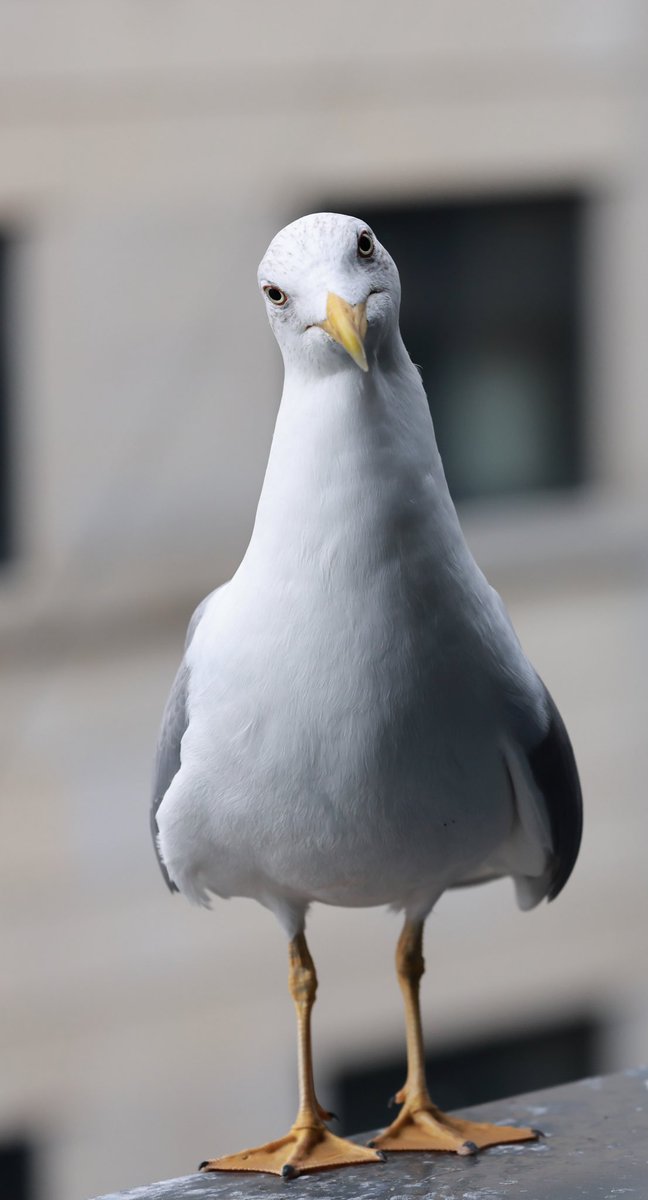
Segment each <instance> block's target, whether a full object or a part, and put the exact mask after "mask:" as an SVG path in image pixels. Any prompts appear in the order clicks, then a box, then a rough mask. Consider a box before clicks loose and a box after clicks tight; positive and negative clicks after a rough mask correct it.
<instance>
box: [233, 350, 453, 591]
mask: <svg viewBox="0 0 648 1200" xmlns="http://www.w3.org/2000/svg"><path fill="white" fill-rule="evenodd" d="M390 341H391V345H390V347H389V348H388V349H389V353H387V354H383V355H381V359H379V360H377V361H374V363H373V364H372V366H371V368H370V370H369V372H368V373H367V374H365V373H363V372H362V371H360V370H359V368H358V367H357V366H356V365H355V364H354V363H353V362H351V360H349V363H348V366H347V365H346V363H343V365H342V366H341V368H340V370H339V371H338V372H337V373H336V374H334V375H325V376H319V377H315V378H312V377H309V378H308V379H306V378H305V377H304V376H303V374H301V373H300V372H299V370H298V369H297V368H296V367H295V366H294V365H290V364H289V365H288V367H287V370H286V378H285V383H284V390H283V396H282V401H281V407H280V410H279V414H278V417H277V423H276V427H275V433H274V438H273V441H272V447H271V451H270V458H269V461H268V467H267V471H266V475H265V480H264V484H263V489H262V493H261V497H260V500H259V506H258V510H257V516H256V521H255V525H254V531H253V534H252V539H251V541H250V545H249V548H248V551H247V554H246V560H247V562H248V565H251V561H250V560H253V561H254V563H255V565H256V566H259V565H261V564H262V563H263V562H265V563H266V564H267V565H271V567H272V569H273V570H275V571H276V570H279V569H280V567H281V568H283V569H285V570H288V571H291V570H292V569H293V568H295V569H297V567H300V569H303V564H304V562H306V561H314V562H315V563H317V561H318V559H319V558H321V557H322V556H323V557H324V559H325V560H326V561H327V562H328V561H329V560H330V557H331V547H332V544H333V545H334V546H335V553H336V556H337V557H338V558H340V557H341V558H343V559H344V558H348V559H349V560H351V562H353V560H354V559H357V557H358V555H359V554H360V555H362V557H363V558H364V559H365V560H366V559H367V558H371V557H372V556H373V555H377V556H378V557H380V556H381V555H383V556H384V554H386V553H387V554H389V553H393V552H394V546H395V543H396V541H397V540H398V552H399V553H400V552H401V551H400V546H401V543H402V541H403V539H405V540H406V541H407V540H408V539H409V540H410V541H412V540H414V541H415V542H416V544H417V546H419V547H420V544H421V539H422V538H424V539H425V543H426V545H427V546H428V547H429V553H430V555H433V556H434V558H436V559H438V560H439V561H441V560H442V559H443V557H444V553H443V552H444V551H447V550H448V549H449V548H452V558H453V560H454V562H455V564H456V562H457V557H458V556H459V558H463V555H464V554H466V555H467V554H468V551H467V548H466V547H465V543H464V541H463V536H462V534H461V530H460V528H459V523H458V520H457V516H456V513H455V510H454V506H453V504H452V501H451V499H450V495H449V493H448V489H447V485H446V481H445V476H444V473H443V467H442V464H441V460H440V457H439V452H438V449H437V445H436V440H435V437H434V429H433V427H432V420H431V417H430V412H429V408H428V403H427V398H426V396H425V392H424V389H423V385H422V383H421V379H420V377H419V374H418V371H417V370H416V367H415V366H414V365H413V363H412V362H411V360H410V358H409V356H408V354H407V351H406V350H405V347H404V345H403V343H402V340H401V338H400V334H398V335H396V337H395V338H392V339H390ZM446 557H447V555H446Z"/></svg>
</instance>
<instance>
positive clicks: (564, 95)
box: [0, 0, 648, 1200]
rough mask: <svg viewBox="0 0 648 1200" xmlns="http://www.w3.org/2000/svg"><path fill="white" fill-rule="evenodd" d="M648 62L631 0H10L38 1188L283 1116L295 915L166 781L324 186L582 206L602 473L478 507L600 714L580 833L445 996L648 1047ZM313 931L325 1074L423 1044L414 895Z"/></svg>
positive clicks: (26, 1101)
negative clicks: (217, 889) (201, 901)
mask: <svg viewBox="0 0 648 1200" xmlns="http://www.w3.org/2000/svg"><path fill="white" fill-rule="evenodd" d="M647 57H648V26H647V24H646V11H645V5H644V4H643V3H641V2H640V0H616V3H615V4H613V5H611V4H609V3H605V0H590V2H589V3H583V2H582V0H546V2H545V3H544V4H538V5H527V6H524V7H521V6H520V5H519V4H518V3H517V0H491V3H489V4H488V5H487V6H486V5H483V4H481V3H480V2H479V0H460V2H459V3H456V2H455V3H449V2H448V3H434V4H430V5H426V4H422V3H421V4H415V3H412V2H406V3H405V4H404V5H401V8H400V10H399V15H398V18H397V19H396V18H395V16H394V12H393V10H392V7H391V6H388V5H385V4H382V3H379V4H376V3H373V4H368V3H367V4H365V3H360V4H357V5H353V6H349V5H348V4H347V5H342V4H340V3H337V2H336V0H333V2H332V3H331V4H329V5H328V6H327V7H326V10H325V11H324V10H315V9H313V10H310V11H309V10H305V9H304V6H301V5H297V4H295V3H292V0H291V2H289V3H286V4H284V5H282V6H280V8H276V7H275V8H269V7H268V6H267V5H264V4H261V3H259V2H258V0H254V2H252V0H249V2H245V3H242V4H240V5H238V6H236V7H235V8H234V7H233V8H232V10H231V11H229V12H228V13H227V15H225V13H224V10H223V9H221V8H220V7H219V6H216V5H212V4H210V3H208V2H207V0H201V2H198V0H189V3H185V4H183V5H182V6H181V5H174V4H165V5H154V6H148V5H133V4H130V3H126V2H125V0H118V2H117V3H115V2H114V0H113V2H110V3H109V2H108V0H103V2H98V0H85V3H83V4H81V3H72V2H71V0H60V2H59V3H57V4H55V5H53V4H46V3H43V2H38V3H37V2H36V0H34V2H33V3H32V4H31V5H29V6H24V5H22V4H20V3H18V2H17V0H4V3H3V4H2V6H1V7H0V164H1V166H0V241H1V243H2V253H1V255H0V263H2V270H3V284H2V291H3V296H4V307H3V325H4V337H5V349H6V356H5V357H6V370H5V372H4V374H5V381H4V387H3V393H4V397H3V398H4V404H5V409H6V418H7V419H6V443H7V453H6V455H5V463H4V469H3V477H4V478H3V486H4V509H3V511H4V513H5V518H4V520H5V533H4V539H0V540H2V541H3V544H4V545H5V546H6V554H5V558H6V561H5V563H4V565H3V568H2V574H1V576H0V655H1V656H2V662H3V670H2V675H1V677H0V695H1V697H2V711H3V722H2V743H3V749H2V755H1V758H0V778H1V788H0V792H1V797H2V799H1V801H0V803H1V806H2V808H1V811H2V830H3V834H2V839H1V840H0V894H1V896H2V904H1V907H0V928H1V941H2V945H3V956H2V962H3V966H2V971H1V972H0V1010H1V1011H2V1017H3V1019H2V1023H1V1026H0V1039H1V1041H2V1049H1V1060H2V1064H3V1069H2V1072H1V1073H0V1149H1V1145H2V1144H6V1145H10V1144H11V1143H12V1141H13V1142H17V1143H19V1144H29V1145H32V1146H33V1147H34V1150H35V1154H36V1158H35V1161H36V1172H37V1180H36V1183H37V1192H36V1196H37V1200H81V1198H82V1197H87V1196H88V1195H90V1194H97V1193H100V1192H102V1191H109V1190H117V1189H118V1188H121V1187H126V1186H129V1185H135V1184H136V1183H139V1182H145V1181H147V1180H149V1179H152V1178H157V1177H161V1176H165V1175H171V1174H180V1173H186V1172H188V1171H189V1170H191V1169H192V1168H193V1167H194V1166H195V1164H196V1163H197V1162H198V1161H199V1160H200V1159H202V1158H204V1157H207V1156H208V1155H213V1154H216V1153H218V1152H221V1151H226V1150H227V1149H232V1150H233V1149H236V1148H237V1146H238V1145H239V1143H240V1142H241V1141H242V1140H244V1141H247V1142H249V1143H250V1144H253V1143H254V1142H255V1141H257V1140H260V1139H265V1138H267V1137H270V1136H273V1135H274V1134H275V1133H279V1132H281V1130H282V1128H283V1125H284V1124H285V1123H286V1122H287V1121H289V1120H291V1119H292V1109H293V1105H294V1095H295V1081H294V1078H293V1064H294V1057H295V1056H294V1038H293V1018H292V1011H291V1004H290V1001H289V998H288V995H287V991H286V987H285V974H286V964H285V945H284V940H283V935H282V934H281V932H280V931H279V930H278V929H277V928H275V927H274V925H273V922H272V919H271V918H270V917H269V915H268V914H267V913H265V912H264V911H263V910H261V909H257V908H256V907H255V906H253V905H251V904H249V903H245V902H243V901H234V902H231V903H229V904H224V903H221V902H216V903H215V905H214V911H213V913H211V914H206V913H204V912H196V911H192V910H191V909H190V908H189V906H188V905H187V904H186V903H185V902H184V901H183V900H182V899H179V898H177V897H176V898H173V899H172V898H171V897H170V896H169V895H168V894H167V893H166V892H165V890H164V887H163V884H162V881H161V878H160V876H159V873H158V870H157V866H156V864H155V861H154V857H153V853H152V849H151V846H150V842H149V838H148V829H147V821H148V791H149V780H150V768H151V758H152V751H153V746H154V742H155V738H156V734H157V725H158V721H159V717H160V712H161V708H162V705H163V703H164V699H165V696H166V692H167V689H168V686H169V684H170V682H171V679H172V676H173V673H174V670H175V666H176V664H177V660H178V657H179V653H180V648H181V643H182V638H183V634H184V627H185V625H186V621H187V619H188V617H189V614H190V612H191V610H192V607H193V605H194V604H195V603H196V602H197V600H198V599H199V598H200V597H201V596H202V595H203V594H204V593H205V592H206V591H208V590H210V589H211V588H212V587H214V586H215V584H217V583H219V582H221V581H223V580H224V579H226V578H228V576H229V575H230V574H231V572H232V570H233V569H234V568H235V567H236V565H237V563H238V561H239V558H240V556H241V554H242V552H243V550H244V548H245V544H246V539H247V537H248V535H249V532H250V529H251V524H252V521H253V517H254V510H255V504H256V499H257V497H258V492H259V488H260V485H261V481H262V477H263V469H264V465H265V460H266V456H267V451H268V447H269V442H270V437H271V432H272V426H273V421H274V416H275V413H276V407H277V403H278V399H279V394H280V386H281V371H280V363H279V356H278V353H277V350H276V347H275V345H274V343H273V341H272V338H271V335H270V332H269V330H268V329H267V327H266V323H265V316H264V313H263V308H262V305H261V304H260V303H259V299H258V296H257V293H256V285H255V271H256V265H257V262H258V261H259V259H260V257H261V255H262V253H263V251H264V249H265V247H266V245H267V243H268V241H269V240H270V238H271V237H272V235H273V234H274V232H275V231H276V230H277V229H278V228H280V227H281V226H282V225H283V224H285V223H286V221H288V220H290V219H292V218H294V217H295V216H298V215H300V213H303V212H308V211H313V210H314V209H318V208H320V207H321V206H322V204H323V203H324V202H325V201H329V200H330V199H331V198H332V197H333V198H335V197H340V198H341V199H344V200H345V201H346V203H347V204H348V207H349V208H350V209H351V210H352V211H353V210H355V209H356V208H357V211H358V215H362V211H361V207H360V206H361V205H362V203H363V202H365V203H367V204H368V205H370V206H371V207H372V208H380V207H381V206H382V207H383V209H388V208H389V207H390V206H406V205H407V204H427V203H430V204H431V203H435V202H438V203H441V202H444V203H450V202H451V201H452V199H453V198H456V199H458V200H459V201H461V202H464V201H465V200H466V199H467V198H471V197H473V198H474V197H488V196H495V195H499V196H502V195H505V196H509V197H515V196H516V195H524V196H538V197H542V196H544V195H547V194H548V193H556V194H557V193H568V194H573V195H577V196H579V197H581V198H582V199H583V214H584V215H583V225H582V239H583V241H582V245H583V255H582V262H583V264H584V274H583V277H582V280H581V283H582V296H583V297H584V309H583V311H582V314H581V316H582V321H583V328H582V337H583V347H584V355H583V362H584V381H583V396H584V400H583V403H584V423H583V428H584V437H585V439H586V458H587V463H588V470H587V472H586V477H585V478H584V479H583V481H582V482H581V483H580V484H579V485H578V486H576V487H573V488H571V489H570V490H569V491H555V490H552V489H546V490H542V489H540V490H538V491H536V493H534V495H533V496H528V497H526V498H525V499H524V500H514V501H511V500H508V501H506V502H504V501H501V502H497V501H490V502H489V503H488V504H481V505H480V504H478V503H477V502H476V501H474V502H472V503H470V504H467V505H466V506H465V507H464V509H463V511H462V518H463V523H464V528H465V530H466V534H467V536H468V540H469V542H470V544H471V546H472V548H473V550H474V552H475V554H476V557H477V558H478V561H479V562H480V564H481V565H482V567H483V568H484V569H485V570H486V572H487V574H488V575H489V577H490V578H491V581H492V582H493V583H494V584H495V585H496V586H498V587H499V589H500V590H501V592H502V594H503V595H504V598H505V600H506V602H507V604H508V606H509V609H510V611H511V613H512V616H513V619H514V621H515V623H516V626H517V628H518V631H519V633H520V636H521V639H522V641H523V644H524V645H525V648H526V649H527V651H528V652H529V654H530V655H531V657H532V658H533V660H534V662H535V663H536V665H537V666H538V668H539V670H540V671H541V673H542V675H543V677H544V678H545V680H546V682H547V684H548V686H549V687H550V690H551V691H552V692H553V693H554V695H555V696H556V698H557V700H558V702H559V704H560V707H561V709H562V711H563V713H564V716H565V719H566V722H567V724H568V727H569V729H570V731H571V733H572V736H573V740H574V744H575V748H576V752H577V757H578V760H579V764H580V767H581V773H582V779H583V785H584V791H585V796H586V803H587V826H586V837H585V841H584V846H583V851H582V856H581V860H580V862H579V865H578V868H577V871H576V874H575V875H574V878H573V880H572V882H571V883H570V885H569V887H568V889H567V891H566V892H565V894H564V896H561V898H560V900H559V901H558V902H557V904H556V905H552V906H551V907H550V908H547V907H546V906H543V908H542V909H541V910H538V911H536V912H534V913H533V914H527V915H521V914H519V913H518V912H517V910H516V909H515V906H514V901H513V895H512V889H511V887H510V885H509V884H507V883H501V884H496V885H491V886H489V887H487V888H484V889H480V890H479V892H476V891H474V890H471V891H466V892H460V893H455V894H453V895H451V896H447V897H445V898H444V900H443V901H442V903H441V904H440V906H439V909H438V913H437V914H436V915H435V916H433V917H432V919H431V920H430V922H429V928H428V934H427V958H428V976H427V979H426V987H425V993H424V995H425V1012H426V1024H427V1026H428V1029H429V1036H430V1043H431V1047H433V1048H437V1049H438V1048H442V1047H443V1045H444V1044H445V1043H447V1042H448V1041H453V1042H455V1043H457V1042H461V1040H462V1039H471V1038H474V1037H475V1036H482V1035H483V1036H484V1037H488V1036H493V1037H495V1036H498V1035H500V1034H502V1033H503V1032H506V1031H507V1030H510V1029H511V1028H513V1027H514V1026H516V1025H517V1026H520V1027H521V1028H522V1029H533V1028H534V1027H535V1026H537V1025H539V1024H542V1023H543V1022H546V1021H547V1020H550V1019H555V1020H560V1019H562V1018H564V1019H565V1020H570V1019H572V1018H574V1017H579V1016H581V1015H582V1016H585V1017H591V1018H594V1019H596V1020H597V1021H598V1022H600V1028H601V1043H600V1066H601V1068H602V1069H603V1068H606V1067H614V1066H617V1065H631V1064H633V1063H635V1062H637V1061H638V1060H639V1059H640V1058H641V1057H645V1045H646V1039H647V1037H648V1003H647V998H646V993H647V989H648V959H647V957H646V955H645V932H644V924H645V912H646V900H647V898H648V897H647V887H648V885H647V881H646V871H645V845H646V834H647V831H648V830H647V825H648V817H647V815H646V814H647V808H646V803H645V779H646V775H647V773H648V741H647V739H646V734H645V713H646V708H647V701H648V684H647V682H646V680H647V679H648V671H647V670H646V667H647V662H646V658H647V645H646V643H647V634H646V629H647V615H646V614H647V611H648V609H647V604H646V600H647V592H648V563H647V557H646V546H647V541H646V535H647V533H648V405H646V403H645V399H644V391H645V380H646V378H648V338H647V337H646V333H645V320H646V319H645V314H646V313H647V312H648V141H647V138H646V132H647V129H646V126H647V121H646V118H647V116H648V74H647V72H646V66H647V65H648V63H647ZM376 232H377V233H378V235H379V236H380V233H381V230H380V227H379V226H378V225H377V226H376ZM430 286H431V287H433V286H434V281H433V280H432V281H430ZM311 930H312V934H311V943H312V949H313V953H314V956H315V959H316V962H317V965H318V969H319V974H320V985H321V986H320V997H319V1000H318V1005H317V1010H316V1018H315V1036H316V1054H317V1063H318V1071H319V1075H320V1077H321V1080H322V1088H321V1090H322V1094H323V1099H324V1101H325V1102H326V1093H327V1087H328V1088H329V1089H330V1088H331V1087H332V1086H333V1084H334V1082H335V1079H336V1077H337V1076H338V1075H339V1074H340V1072H342V1071H343V1070H348V1069H349V1067H350V1066H353V1064H356V1065H357V1066H358V1067H362V1066H363V1065H364V1064H367V1063H371V1062H373V1061H375V1060H376V1059H377V1058H381V1057H385V1056H386V1055H389V1054H391V1053H393V1054H399V1053H400V1052H401V1049H402V1028H401V1014H400V1006H399V997H398V992H397V988H396V984H395V980H394V976H393V967H392V961H393V949H394V943H395V939H396V936H397V932H398V922H397V920H396V919H395V918H394V917H393V916H388V915H385V914H384V913H382V912H364V913H363V912H352V913H349V912H340V911H336V910H330V911H325V910H321V909H320V910H318V911H315V912H314V913H313V916H312V920H311ZM493 930H496V931H497V932H496V935H495V936H494V935H493ZM329 1094H330V1093H329ZM385 1099H386V1097H385Z"/></svg>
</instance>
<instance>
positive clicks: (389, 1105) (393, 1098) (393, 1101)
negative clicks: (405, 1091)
mask: <svg viewBox="0 0 648 1200" xmlns="http://www.w3.org/2000/svg"><path fill="white" fill-rule="evenodd" d="M396 1103H397V1100H396V1094H395V1093H394V1095H393V1096H390V1097H389V1100H388V1101H387V1108H393V1107H394V1105H395V1104H396Z"/></svg>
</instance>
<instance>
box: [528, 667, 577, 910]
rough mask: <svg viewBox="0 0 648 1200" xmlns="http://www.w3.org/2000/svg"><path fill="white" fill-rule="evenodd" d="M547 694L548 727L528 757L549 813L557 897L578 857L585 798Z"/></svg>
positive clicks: (560, 722) (564, 732)
mask: <svg viewBox="0 0 648 1200" xmlns="http://www.w3.org/2000/svg"><path fill="white" fill-rule="evenodd" d="M545 695H546V699H547V707H548V709H549V717H550V720H549V729H548V730H547V733H546V734H545V736H544V738H543V740H542V741H541V742H540V744H539V745H538V746H536V747H535V749H534V750H531V751H529V752H528V760H529V766H530V768H531V772H532V774H533V778H534V780H535V782H536V784H537V786H538V787H539V789H540V791H541V792H542V795H543V798H544V801H545V804H546V805H547V811H548V814H549V823H550V826H551V836H552V842H553V850H554V857H555V869H554V874H553V877H552V880H551V885H550V887H549V891H548V892H547V899H548V900H555V898H556V896H558V895H559V893H560V892H561V891H562V889H563V888H564V886H565V884H566V883H567V880H568V879H569V876H570V875H571V873H572V871H573V869H574V865H575V863H576V859H577V858H578V852H579V850H580V844H581V838H582V834H583V797H582V792H581V786H580V780H579V778H578V768H577V766H576V759H575V757H574V751H573V749H572V744H571V742H570V740H569V734H568V733H567V730H566V728H565V723H564V721H563V719H562V717H561V715H560V713H559V712H558V709H557V707H556V705H555V704H554V701H553V699H552V698H551V696H550V694H549V692H548V691H547V689H546V688H545Z"/></svg>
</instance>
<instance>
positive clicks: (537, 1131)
mask: <svg viewBox="0 0 648 1200" xmlns="http://www.w3.org/2000/svg"><path fill="white" fill-rule="evenodd" d="M531 1133H535V1135H536V1137H546V1136H547V1135H546V1134H545V1133H544V1131H543V1130H542V1129H536V1128H535V1127H534V1126H533V1125H532V1126H531Z"/></svg>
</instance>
